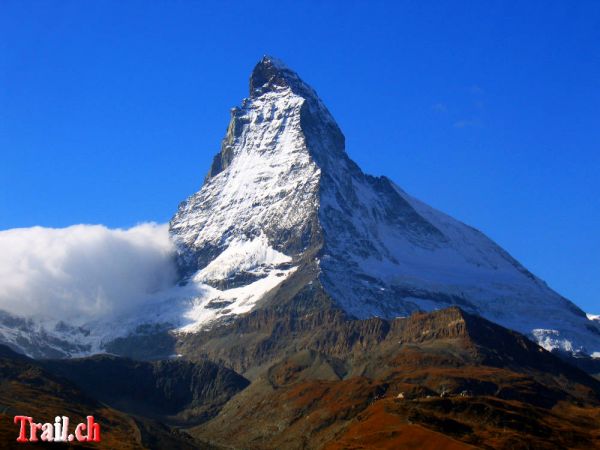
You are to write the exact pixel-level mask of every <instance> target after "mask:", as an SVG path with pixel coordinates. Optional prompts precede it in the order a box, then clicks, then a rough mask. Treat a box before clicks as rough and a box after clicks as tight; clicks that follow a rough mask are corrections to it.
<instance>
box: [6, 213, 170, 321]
mask: <svg viewBox="0 0 600 450" xmlns="http://www.w3.org/2000/svg"><path fill="white" fill-rule="evenodd" d="M173 252H174V248H173V244H172V243H171V241H170V239H169V233H168V228H167V226H166V225H157V224H154V223H148V224H142V225H138V226H135V227H133V228H130V229H127V230H123V229H108V228H106V227H104V226H102V225H74V226H70V227H68V228H60V229H55V228H42V227H33V228H16V229H11V230H6V231H0V309H3V310H5V311H8V312H10V313H12V314H17V315H21V316H26V317H39V316H42V317H46V318H52V319H63V320H71V321H73V322H77V323H83V322H85V321H87V320H92V319H97V318H105V317H110V316H112V315H116V314H119V313H123V312H125V311H126V310H128V309H130V308H132V307H136V306H138V307H139V306H141V305H142V304H143V303H144V302H145V301H147V300H148V298H150V297H151V296H152V294H153V293H156V292H158V291H160V290H162V289H164V288H167V287H169V286H171V285H172V284H173V283H174V282H175V277H176V269H175V264H174V260H173Z"/></svg>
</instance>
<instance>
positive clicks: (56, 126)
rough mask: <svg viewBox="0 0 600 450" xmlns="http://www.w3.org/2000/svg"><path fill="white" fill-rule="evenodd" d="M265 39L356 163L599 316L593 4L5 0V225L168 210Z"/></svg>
mask: <svg viewBox="0 0 600 450" xmlns="http://www.w3.org/2000/svg"><path fill="white" fill-rule="evenodd" d="M263 54H272V55H274V56H277V57H279V58H281V59H283V60H284V61H285V62H286V63H287V64H288V65H289V66H290V67H291V68H293V69H294V70H296V71H298V73H299V74H300V76H301V77H303V78H304V79H305V80H306V81H307V82H309V83H310V84H311V85H313V87H314V88H315V89H316V90H317V92H318V93H319V94H320V96H321V97H322V99H323V100H324V101H325V103H326V104H327V105H328V106H329V109H330V110H331V111H332V113H333V114H334V116H335V117H336V119H337V120H338V122H339V124H340V126H341V128H342V129H343V131H344V133H345V135H346V141H347V147H348V152H349V154H350V156H351V157H352V158H353V159H354V160H355V161H357V162H358V163H359V165H361V167H362V168H363V169H364V170H365V171H367V172H368V173H371V174H374V175H381V174H385V175H388V176H389V177H390V178H392V179H393V180H394V181H395V182H397V183H398V184H399V185H400V186H402V187H403V188H404V189H405V190H406V191H408V192H410V193H411V194H413V195H415V196H417V197H419V198H420V199H422V200H424V201H426V202H428V203H429V204H431V205H432V206H434V207H436V208H438V209H441V210H443V211H445V212H447V213H449V214H451V215H453V216H455V217H456V218H458V219H460V220H463V221H465V222H467V223H469V224H471V225H473V226H475V227H477V228H479V229H480V230H482V231H483V232H485V233H486V234H488V235H489V236H490V237H492V238H493V239H494V240H496V241H497V242H498V243H499V244H500V245H502V246H503V247H504V248H506V249H507V250H508V251H509V252H510V253H511V254H512V255H513V256H515V257H516V258H517V259H519V260H520V261H521V262H522V263H524V264H525V265H526V266H527V267H528V268H529V269H531V270H532V271H533V272H534V273H536V274H537V275H538V276H540V277H541V278H543V279H544V280H546V281H547V282H548V283H549V284H550V285H551V286H552V287H554V288H555V289H556V290H558V291H559V292H560V293H562V294H563V295H566V296H567V297H569V298H571V299H572V300H574V301H575V302H576V303H577V304H578V305H580V306H581V307H582V308H584V309H585V310H587V311H590V312H599V313H600V233H599V231H600V2H597V1H583V0H582V1H576V2H573V1H563V2H561V1H527V2H522V1H515V2H507V1H499V2H494V1H463V2H429V1H421V0H419V1H388V2H378V1H363V2H352V1H339V2H334V1H329V2H310V1H303V2H299V1H295V2H286V1H281V0H279V1H273V2H260V1H252V2H232V1H215V2H211V3H209V2H201V1H113V2H111V1H96V2H83V1H56V2H48V1H39V2H37V1H23V0H2V1H1V2H0V230H4V229H8V228H13V227H29V226H33V225H42V226H47V227H64V226H67V225H71V224H75V223H100V224H105V225H107V226H110V227H129V226H131V225H134V224H136V223H138V222H144V221H149V220H152V221H157V222H161V223H162V222H166V221H168V220H169V218H170V217H171V215H172V214H173V213H174V211H175V210H176V208H177V205H178V203H179V202H180V201H181V200H183V199H184V198H185V197H186V196H187V195H189V194H191V193H193V192H194V191H196V190H197V189H198V188H199V186H200V184H201V182H202V179H203V177H204V175H205V173H206V172H207V170H208V167H209V164H210V161H211V159H212V156H213V155H214V154H215V153H216V152H217V151H218V149H219V144H220V140H221V138H222V137H223V135H224V132H225V129H226V126H227V123H228V119H229V108H231V107H233V106H235V105H238V104H239V103H240V101H241V99H242V98H243V97H245V96H246V94H247V84H248V77H249V74H250V71H251V69H252V67H253V66H254V64H255V63H256V62H257V61H258V60H259V59H260V57H261V56H262V55H263Z"/></svg>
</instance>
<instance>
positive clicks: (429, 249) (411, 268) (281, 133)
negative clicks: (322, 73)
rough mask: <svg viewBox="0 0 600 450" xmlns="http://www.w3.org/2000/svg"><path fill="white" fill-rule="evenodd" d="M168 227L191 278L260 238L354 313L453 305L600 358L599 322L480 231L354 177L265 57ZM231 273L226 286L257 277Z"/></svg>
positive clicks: (331, 134)
mask: <svg viewBox="0 0 600 450" xmlns="http://www.w3.org/2000/svg"><path fill="white" fill-rule="evenodd" d="M171 232H172V236H173V238H174V240H175V242H176V243H177V246H178V248H179V255H180V264H181V267H182V268H183V272H184V273H186V274H188V275H191V274H193V273H195V272H196V271H199V270H204V268H206V267H208V266H212V265H213V261H214V260H215V258H218V257H219V255H222V254H226V253H227V251H228V248H229V247H230V246H231V245H233V244H234V243H237V244H236V245H239V242H240V241H252V240H253V239H257V237H259V236H261V237H262V238H261V239H266V242H267V243H268V246H269V247H270V248H271V249H272V250H273V251H274V252H277V253H278V254H281V255H286V256H287V257H289V262H286V263H285V264H286V266H285V267H288V266H294V265H295V264H299V261H301V260H303V258H305V257H306V255H307V254H310V255H314V256H315V257H316V258H317V259H318V267H319V273H320V275H319V282H320V283H321V284H322V286H323V287H324V289H325V291H326V292H327V293H328V294H329V296H330V297H331V298H333V299H334V301H335V302H336V303H337V305H338V306H340V307H341V308H343V309H344V310H345V311H347V312H348V313H349V314H351V315H353V316H355V317H358V318H364V317H369V316H373V315H377V316H382V317H396V316H404V315H408V314H410V313H411V312H413V311H416V310H432V309H437V308H442V307H445V306H448V305H459V306H461V307H462V308H464V309H466V310H467V311H470V312H474V313H477V314H480V315H482V316H484V317H486V318H488V319H491V320H493V321H496V322H498V323H500V324H502V325H505V326H508V327H510V328H513V329H516V330H518V331H521V332H524V333H526V334H528V335H529V336H531V337H533V338H535V339H537V340H538V342H540V343H542V344H543V345H545V346H546V347H547V348H561V349H565V350H573V351H577V350H583V351H586V352H588V353H590V352H593V351H597V350H600V327H598V324H597V322H594V321H592V320H589V319H588V318H587V317H586V315H585V313H583V311H581V310H580V309H579V308H577V307H576V306H575V305H574V304H573V303H571V302H570V301H568V300H567V299H565V298H563V297H562V296H560V295H559V294H557V293H556V292H554V291H552V290H551V289H550V288H549V287H548V286H547V285H546V284H545V283H544V282H543V281H541V280H540V279H538V278H537V277H535V276H534V275H533V274H531V273H530V272H529V271H528V270H527V269H525V268H524V267H523V266H522V265H521V264H520V263H519V262H517V261H516V260H515V259H514V258H512V257H511V256H510V255H509V254H508V253H507V252H506V251H504V250H503V249H501V248H500V247H499V246H498V245H497V244H495V243H494V242H493V241H491V240H490V239H489V238H487V237H486V236H485V235H483V234H482V233H481V232H479V231H477V230H475V229H473V228H472V227H469V226H467V225H465V224H463V223H461V222H459V221H457V220H455V219H453V218H451V217H449V216H447V215H445V214H443V213H441V212H439V211H436V210H435V209H433V208H431V207H429V206H427V205H425V204H423V203H422V202H420V201H419V200H417V199H415V198H413V197H412V196H410V195H409V194H407V193H406V192H404V191H403V190H402V189H401V188H399V187H398V186H396V185H395V184H394V183H393V182H391V181H390V180H389V179H387V178H386V177H372V176H369V175H366V174H364V173H363V172H362V171H361V170H360V168H359V167H358V166H357V165H356V164H355V163H354V162H353V161H352V160H350V159H349V157H348V155H347V154H346V152H345V141H344V136H343V134H342V132H341V131H340V129H339V127H338V126H337V124H336V123H335V120H334V119H333V118H332V116H331V114H330V113H329V111H328V110H327V108H326V107H325V105H323V103H322V102H321V100H320V99H319V97H318V95H317V94H316V92H315V91H314V89H312V88H311V87H310V86H309V85H308V84H306V83H305V82H304V81H302V79H301V78H300V77H299V76H298V75H297V74H296V73H295V72H293V71H292V70H291V69H289V68H288V67H287V66H286V65H285V64H284V63H282V62H280V61H278V60H277V59H275V58H272V57H269V56H265V57H264V58H263V59H262V60H261V61H260V62H259V63H258V64H257V65H256V67H255V68H254V70H253V71H252V75H251V77H250V96H249V98H247V99H245V100H244V101H243V102H242V105H241V107H239V108H235V109H234V110H233V112H232V118H231V122H230V124H229V128H228V131H227V134H226V136H225V138H224V140H223V143H222V145H221V151H220V152H219V153H218V154H217V156H216V157H215V159H214V161H213V164H212V167H211V169H210V171H209V174H208V176H207V178H206V180H205V184H204V185H203V186H202V188H201V189H200V191H198V192H197V193H196V194H194V195H193V196H191V197H190V198H189V199H187V200H186V201H185V202H184V203H183V204H182V205H181V207H180V209H179V211H178V212H177V214H176V215H175V217H174V218H173V220H172V222H171ZM230 269H231V268H229V269H228V280H230V282H231V283H233V284H235V285H239V283H240V281H239V280H253V279H254V278H252V276H249V275H248V273H247V271H246V270H245V269H244V267H243V266H240V267H239V270H238V272H237V273H232V272H231V270H230ZM279 269H280V268H278V267H277V266H276V265H274V266H272V268H271V269H268V270H279ZM234 272H235V271H234ZM281 279H282V281H283V277H282V278H281ZM215 282H217V283H219V281H218V280H216V281H215Z"/></svg>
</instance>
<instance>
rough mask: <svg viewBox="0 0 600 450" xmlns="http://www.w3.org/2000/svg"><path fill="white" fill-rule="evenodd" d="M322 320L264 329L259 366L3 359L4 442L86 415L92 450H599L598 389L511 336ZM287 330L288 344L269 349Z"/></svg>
mask: <svg viewBox="0 0 600 450" xmlns="http://www.w3.org/2000/svg"><path fill="white" fill-rule="evenodd" d="M331 314H332V316H327V315H326V314H325V315H323V314H322V315H321V317H320V318H318V317H310V315H306V316H304V317H293V316H288V318H287V320H285V321H284V322H287V323H288V325H287V328H288V329H287V330H286V329H285V326H284V325H282V320H281V318H280V319H279V321H275V322H273V323H272V324H268V323H266V322H264V321H262V322H261V323H262V326H261V330H262V331H263V336H262V340H260V341H261V342H262V345H261V344H260V343H259V339H257V338H256V337H255V336H254V337H252V334H251V333H250V334H247V336H249V340H250V341H251V342H254V343H255V347H252V346H249V347H247V348H248V351H249V352H251V353H252V354H253V356H254V357H255V359H256V361H257V363H256V364H249V363H248V359H246V357H245V356H244V355H239V354H237V353H236V352H235V351H232V352H231V353H230V355H229V360H228V361H226V360H225V358H223V357H222V358H221V361H220V362H219V363H214V362H211V361H209V360H207V359H206V358H198V359H197V360H195V361H187V360H182V359H176V360H167V361H154V362H144V361H133V360H130V359H126V358H119V357H114V356H102V355H99V356H95V357H89V358H81V359H72V360H45V361H34V360H31V359H29V358H26V357H24V356H21V355H18V354H16V353H14V352H12V351H11V350H9V349H8V348H5V347H3V348H2V353H1V354H0V369H1V372H0V375H1V379H0V405H1V406H2V410H0V411H1V412H2V415H1V416H0V417H1V418H0V433H1V436H0V439H2V441H3V443H10V442H14V440H15V439H16V437H17V431H18V430H17V426H16V425H14V424H13V423H12V418H13V416H14V415H16V414H18V413H19V414H27V415H30V416H33V417H36V418H39V419H40V420H43V421H50V420H52V418H53V417H54V416H55V415H57V414H60V415H69V416H70V417H71V420H72V421H79V420H82V418H84V417H85V416H86V415H89V414H93V415H94V416H95V417H96V418H97V420H98V421H99V422H100V423H101V426H102V442H101V443H99V444H87V445H88V447H90V448H98V447H100V448H182V449H187V448H238V449H246V448H250V449H281V448H286V449H287V448H290V449H293V448H323V449H367V448H373V449H375V448H390V449H392V448H449V449H453V448H506V449H514V448H540V449H542V448H548V449H551V448H586V449H589V448H594V447H598V446H600V382H599V381H598V380H596V379H594V378H593V377H591V376H589V375H588V374H586V373H584V372H583V371H581V370H580V369H577V368H575V367H574V366H571V365H569V364H567V363H565V362H563V361H562V360H561V359H559V358H557V357H556V356H555V355H553V354H551V353H549V352H547V351H546V350H544V349H543V348H541V347H539V346H537V345H536V344H534V343H533V342H531V341H529V340H528V339H527V338H525V337H524V336H522V335H520V334H518V333H515V332H512V331H509V330H507V329H505V328H502V327H500V326H498V325H495V324H493V323H491V322H488V321H487V320H485V319H482V318H480V317H477V316H472V315H470V314H467V313H465V312H463V311H462V310H460V309H458V308H449V309H446V310H441V311H436V312H433V313H429V314H423V313H418V314H414V315H412V316H411V317H409V318H406V319H395V320H393V321H386V320H382V319H368V320H346V319H343V318H340V317H337V318H336V316H335V312H334V311H332V312H331ZM251 322H252V321H251V320H250V319H249V323H248V329H246V330H245V331H246V332H248V331H249V328H250V327H251ZM292 323H294V325H291V324H292ZM290 328H292V329H293V335H294V339H293V344H292V341H288V342H287V344H286V345H283V346H282V347H278V346H275V345H270V344H269V342H271V341H272V336H273V334H272V333H279V335H278V336H279V337H282V336H284V335H285V334H286V333H288V332H292V331H290ZM213 333H214V332H213ZM240 335H242V334H240ZM206 339H209V337H206ZM210 339H215V336H214V335H211V336H210ZM284 341H285V339H283V338H282V339H281V342H282V343H284ZM197 344H198V343H197ZM259 348H260V351H259V350H258V349H259ZM224 355H225V354H224V353H222V354H221V356H224ZM224 364H225V365H227V366H230V367H237V369H238V370H239V371H240V372H242V373H236V372H235V371H234V370H232V369H230V368H226V367H225V365H224ZM73 445H77V446H82V445H83V444H73ZM92 445H93V447H92ZM14 447H15V448H23V445H21V444H19V445H17V444H16V442H14Z"/></svg>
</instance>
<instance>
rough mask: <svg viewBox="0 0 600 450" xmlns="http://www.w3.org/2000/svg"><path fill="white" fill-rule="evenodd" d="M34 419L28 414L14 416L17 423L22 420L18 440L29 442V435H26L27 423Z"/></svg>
mask: <svg viewBox="0 0 600 450" xmlns="http://www.w3.org/2000/svg"><path fill="white" fill-rule="evenodd" d="M32 420H33V419H32V418H31V417H28V416H15V418H14V423H15V425H16V423H17V422H21V428H20V430H19V437H18V438H17V442H27V435H26V430H27V425H26V424H28V423H30V422H31V421H32Z"/></svg>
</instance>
